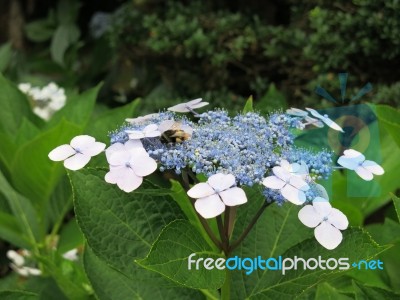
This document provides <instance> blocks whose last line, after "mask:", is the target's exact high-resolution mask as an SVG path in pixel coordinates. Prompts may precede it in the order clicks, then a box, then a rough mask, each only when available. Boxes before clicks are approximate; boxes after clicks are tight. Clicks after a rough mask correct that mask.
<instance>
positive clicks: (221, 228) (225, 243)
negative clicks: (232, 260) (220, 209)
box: [216, 215, 229, 255]
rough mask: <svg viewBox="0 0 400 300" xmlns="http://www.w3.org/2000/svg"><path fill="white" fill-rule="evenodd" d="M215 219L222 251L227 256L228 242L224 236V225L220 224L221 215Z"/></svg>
mask: <svg viewBox="0 0 400 300" xmlns="http://www.w3.org/2000/svg"><path fill="white" fill-rule="evenodd" d="M216 219H217V225H218V231H219V236H220V237H221V241H222V250H224V252H225V254H226V255H228V250H229V241H228V240H227V238H226V236H225V230H224V224H223V223H222V217H221V215H219V216H217V218H216Z"/></svg>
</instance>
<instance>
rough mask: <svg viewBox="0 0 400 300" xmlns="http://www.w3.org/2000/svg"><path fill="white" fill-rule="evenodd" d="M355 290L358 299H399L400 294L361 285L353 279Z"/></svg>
mask: <svg viewBox="0 0 400 300" xmlns="http://www.w3.org/2000/svg"><path fill="white" fill-rule="evenodd" d="M353 286H354V291H355V296H356V298H355V299H356V300H369V299H374V300H387V299H399V298H400V294H396V293H393V292H391V291H387V290H384V289H380V288H376V287H369V286H365V285H361V284H359V283H357V282H356V281H353Z"/></svg>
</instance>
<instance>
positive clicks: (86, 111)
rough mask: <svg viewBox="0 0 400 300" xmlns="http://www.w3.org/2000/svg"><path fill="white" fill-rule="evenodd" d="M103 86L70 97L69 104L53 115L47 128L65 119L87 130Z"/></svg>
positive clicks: (99, 85)
mask: <svg viewBox="0 0 400 300" xmlns="http://www.w3.org/2000/svg"><path fill="white" fill-rule="evenodd" d="M101 86H102V84H98V85H97V86H96V87H94V88H91V89H89V90H86V91H84V92H83V93H81V94H79V95H70V96H68V99H67V104H66V105H65V106H64V107H63V108H62V109H60V110H59V111H57V112H56V113H55V114H54V115H53V117H52V118H51V120H50V121H49V122H48V123H47V126H46V128H53V127H55V126H56V125H57V124H58V123H59V122H61V120H63V119H65V120H67V121H68V122H71V123H73V124H75V125H77V126H78V127H80V128H82V129H83V128H85V127H86V125H87V124H88V122H89V120H90V116H91V115H92V112H93V109H94V105H95V103H96V98H97V94H98V92H99V90H100V88H101Z"/></svg>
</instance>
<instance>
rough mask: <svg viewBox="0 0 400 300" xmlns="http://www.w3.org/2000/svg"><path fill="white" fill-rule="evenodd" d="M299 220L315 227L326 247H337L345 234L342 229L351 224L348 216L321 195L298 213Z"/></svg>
mask: <svg viewBox="0 0 400 300" xmlns="http://www.w3.org/2000/svg"><path fill="white" fill-rule="evenodd" d="M298 217H299V220H300V221H301V222H302V223H303V224H304V225H306V226H307V227H310V228H315V229H314V236H315V238H316V240H317V241H318V242H319V243H320V244H321V245H322V246H323V247H325V248H326V249H328V250H332V249H335V248H336V247H337V246H339V244H340V243H341V241H342V239H343V236H342V233H341V231H340V230H345V229H347V227H348V226H349V222H348V220H347V217H346V216H345V215H344V214H343V213H342V212H341V211H340V210H338V209H336V208H332V206H331V205H330V203H329V202H328V201H327V200H326V199H323V198H321V197H317V198H315V199H314V201H313V204H312V205H305V206H304V207H303V208H302V209H301V210H300V211H299V213H298Z"/></svg>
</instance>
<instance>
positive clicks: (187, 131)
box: [50, 98, 383, 252]
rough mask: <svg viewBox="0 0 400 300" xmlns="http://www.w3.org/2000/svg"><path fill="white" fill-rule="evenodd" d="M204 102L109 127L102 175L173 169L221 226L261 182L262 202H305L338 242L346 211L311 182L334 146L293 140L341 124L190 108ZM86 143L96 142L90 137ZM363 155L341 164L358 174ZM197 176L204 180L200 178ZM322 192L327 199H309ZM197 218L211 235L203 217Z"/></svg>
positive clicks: (129, 180)
mask: <svg viewBox="0 0 400 300" xmlns="http://www.w3.org/2000/svg"><path fill="white" fill-rule="evenodd" d="M207 104H208V103H206V102H202V99H200V98H199V99H196V100H192V101H189V102H186V103H181V104H178V105H175V106H173V107H171V108H169V109H168V110H166V111H161V112H159V113H153V114H150V115H146V116H141V117H137V118H129V119H126V123H125V124H124V125H122V126H121V127H119V128H118V129H116V130H114V131H112V132H111V133H110V142H111V145H110V146H109V147H108V148H107V149H106V150H105V152H106V155H107V161H108V163H109V165H110V167H109V168H110V171H109V172H108V173H107V175H106V178H105V180H106V181H107V182H108V183H111V184H117V186H118V187H119V188H120V189H122V190H123V191H125V192H131V191H133V190H135V189H137V188H139V186H140V185H141V183H142V182H143V177H145V176H148V175H150V174H151V173H153V172H154V171H156V170H157V169H158V170H159V171H161V172H169V173H172V174H174V176H176V177H177V178H180V182H181V183H182V185H183V187H184V188H185V189H186V191H187V194H188V196H189V197H190V198H191V199H192V204H193V208H194V209H195V210H196V212H197V213H198V215H199V217H200V218H201V219H208V218H217V221H218V224H219V225H221V226H220V227H222V226H223V225H222V223H221V221H220V220H221V219H220V218H221V214H222V213H225V214H229V212H230V209H231V208H232V207H235V206H240V205H242V204H244V203H247V205H251V199H247V196H246V194H245V191H244V190H243V189H242V188H243V187H244V186H248V187H252V186H259V187H260V188H261V190H262V194H263V195H264V196H265V201H266V202H265V203H266V205H268V204H270V203H274V202H275V203H277V204H278V205H284V204H287V205H297V206H303V205H304V209H302V210H300V212H299V218H300V221H301V222H302V223H303V224H305V225H306V226H308V227H315V236H316V239H317V241H318V242H319V243H320V244H321V245H322V246H324V247H325V248H327V249H334V248H336V247H337V246H338V245H339V244H340V242H341V240H342V235H341V232H340V230H344V229H346V228H347V223H346V222H347V218H346V217H345V216H344V215H343V214H342V213H340V212H338V210H336V209H333V208H331V206H330V204H329V198H328V195H327V193H326V190H325V189H324V188H323V186H322V185H320V184H318V183H317V181H318V180H320V179H327V178H329V176H330V175H331V174H332V171H333V170H334V169H337V168H338V166H336V165H335V164H334V163H333V152H332V151H329V150H327V149H321V150H320V151H318V152H312V151H310V150H308V149H303V148H299V147H296V146H295V145H294V140H295V135H294V132H297V130H294V129H306V128H307V127H308V126H309V125H316V124H317V126H318V127H322V126H324V124H325V125H327V126H329V127H330V128H331V129H332V130H337V131H340V132H342V131H343V129H342V128H341V127H340V126H339V125H338V124H336V123H335V122H333V121H332V120H331V119H330V118H329V117H328V116H326V115H320V114H319V113H318V112H317V111H316V110H313V109H307V111H303V110H300V109H291V110H289V111H288V112H287V113H283V112H280V111H276V112H273V113H271V114H269V115H268V116H262V115H261V114H259V113H257V112H247V113H239V114H237V115H235V116H230V115H229V114H228V112H227V111H226V110H224V109H214V110H209V111H206V112H203V113H198V112H196V111H195V110H196V109H198V108H201V107H203V106H205V105H207ZM308 112H310V113H311V114H312V116H313V117H315V118H316V119H314V118H312V117H310V116H308ZM187 113H189V115H188V114H187ZM91 142H92V143H95V141H94V139H93V140H91ZM70 146H71V147H72V148H73V149H72V150H71V151H70V152H71V153H77V154H79V151H78V150H79V149H78V150H77V149H75V148H74V147H73V145H72V143H71V145H70ZM65 147H66V146H65ZM68 149H69V148H68ZM99 151H101V149H100V148H99ZM91 154H92V153H91ZM96 154H98V152H96ZM75 155H76V154H75ZM345 155H346V152H345ZM52 156H53V155H50V158H52ZM90 157H91V156H90ZM90 157H89V159H90ZM361 158H362V159H361ZM361 158H360V159H357V162H356V163H355V164H353V163H352V162H350V161H349V160H346V161H345V163H343V161H344V160H343V159H341V160H340V162H339V163H341V165H343V166H345V167H347V168H349V169H351V170H356V172H357V173H358V174H360V172H364V171H360V169H359V168H361V167H362V168H369V165H370V163H363V161H364V160H365V158H364V157H363V156H362V157H361ZM346 159H347V158H346ZM360 162H361V164H360ZM85 163H87V162H86V161H85ZM66 166H67V167H68V165H66ZM75 169H76V168H75ZM370 171H371V172H373V173H374V174H375V175H380V174H382V173H383V170H382V172H381V171H380V169H379V168H377V167H376V166H375V167H374V170H372V169H370ZM364 173H365V172H364ZM364 173H363V174H364ZM201 176H205V178H206V181H204V180H203V182H199V179H198V178H202V177H201ZM362 177H363V176H362ZM369 177H370V176H368V178H369ZM363 178H365V179H366V176H364V177H363ZM321 199H322V200H323V201H326V202H327V204H322V205H321V204H315V201H317V202H320V201H321ZM314 204H315V205H314ZM264 208H265V207H264ZM335 216H336V217H335ZM307 218H310V219H309V220H307ZM338 220H339V221H340V222H339V221H338ZM202 224H203V226H204V227H205V229H206V231H207V233H209V235H210V237H211V235H212V233H210V230H207V228H206V227H207V226H208V225H207V222H202ZM338 224H339V225H338ZM250 229H251V228H250ZM227 231H229V229H227ZM221 236H222V235H221ZM228 236H229V235H228ZM212 239H213V241H215V238H212ZM222 242H223V241H222ZM215 243H216V245H217V246H219V247H220V248H221V249H223V250H224V251H225V252H227V251H229V250H231V249H228V248H227V247H226V245H225V247H224V246H221V242H218V241H217V242H215ZM222 244H223V243H222Z"/></svg>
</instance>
